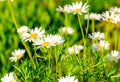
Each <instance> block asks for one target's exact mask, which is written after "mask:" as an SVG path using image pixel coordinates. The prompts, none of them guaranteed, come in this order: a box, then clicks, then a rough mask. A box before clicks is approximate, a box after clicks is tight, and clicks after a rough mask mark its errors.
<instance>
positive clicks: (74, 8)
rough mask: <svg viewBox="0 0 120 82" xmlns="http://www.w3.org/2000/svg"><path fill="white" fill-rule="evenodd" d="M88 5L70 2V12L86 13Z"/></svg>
mask: <svg viewBox="0 0 120 82" xmlns="http://www.w3.org/2000/svg"><path fill="white" fill-rule="evenodd" d="M88 7H89V6H88V5H87V3H85V4H83V3H82V2H76V3H72V5H71V12H73V14H80V15H82V13H87V11H88Z"/></svg>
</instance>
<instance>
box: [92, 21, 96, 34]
mask: <svg viewBox="0 0 120 82" xmlns="http://www.w3.org/2000/svg"><path fill="white" fill-rule="evenodd" d="M94 32H95V20H94V19H92V33H94Z"/></svg>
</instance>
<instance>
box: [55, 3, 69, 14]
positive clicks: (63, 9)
mask: <svg viewBox="0 0 120 82" xmlns="http://www.w3.org/2000/svg"><path fill="white" fill-rule="evenodd" d="M70 7H71V6H70V5H65V6H64V7H63V8H62V7H61V6H59V7H58V8H56V11H59V12H64V13H70V12H71V11H70Z"/></svg>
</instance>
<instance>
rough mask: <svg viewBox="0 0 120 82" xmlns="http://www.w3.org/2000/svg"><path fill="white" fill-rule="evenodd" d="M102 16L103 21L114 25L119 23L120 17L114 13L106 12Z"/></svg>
mask: <svg viewBox="0 0 120 82" xmlns="http://www.w3.org/2000/svg"><path fill="white" fill-rule="evenodd" d="M101 16H102V20H103V21H106V22H110V23H114V24H116V23H118V22H119V15H116V14H115V13H114V12H109V11H106V12H105V13H103V14H102V15H101Z"/></svg>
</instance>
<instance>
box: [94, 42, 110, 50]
mask: <svg viewBox="0 0 120 82" xmlns="http://www.w3.org/2000/svg"><path fill="white" fill-rule="evenodd" d="M109 46H110V43H109V42H108V41H105V40H100V42H99V43H98V44H96V43H95V44H93V45H92V48H93V49H97V50H98V51H100V50H108V49H109Z"/></svg>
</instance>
